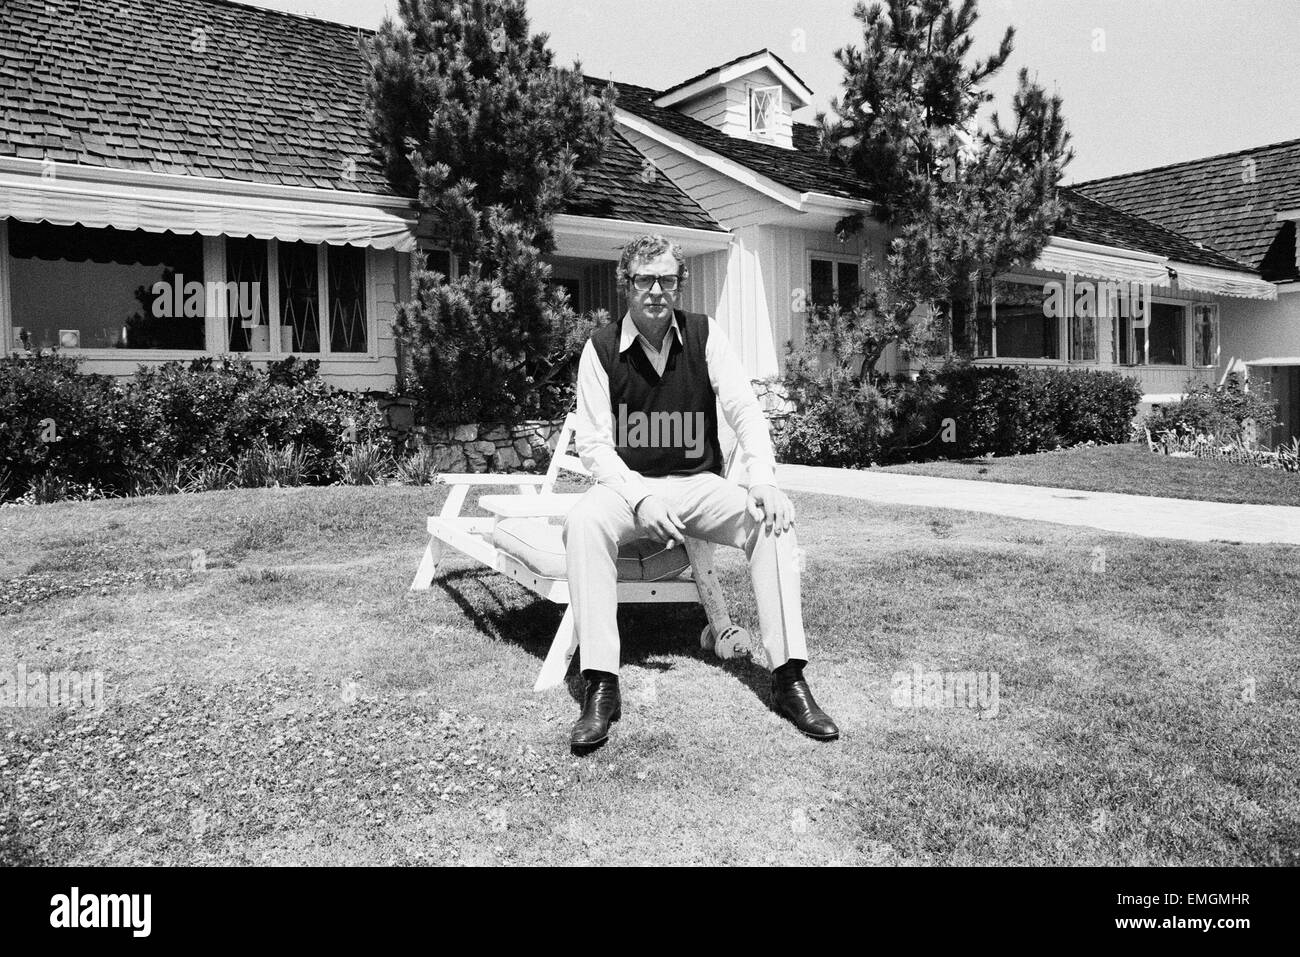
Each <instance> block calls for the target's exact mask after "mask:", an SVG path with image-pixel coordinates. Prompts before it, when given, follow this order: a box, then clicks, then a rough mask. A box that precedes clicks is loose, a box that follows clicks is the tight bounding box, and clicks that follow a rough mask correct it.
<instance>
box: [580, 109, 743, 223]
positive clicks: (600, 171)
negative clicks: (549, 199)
mask: <svg viewBox="0 0 1300 957" xmlns="http://www.w3.org/2000/svg"><path fill="white" fill-rule="evenodd" d="M646 169H650V170H651V171H652V172H654V168H653V166H647V160H646V158H645V157H644V156H642V155H641V153H640V152H638V151H637V149H636V147H635V146H633V145H632V144H631V143H629V142H628V141H627V139H625V138H624V136H623V134H622V133H619V132H617V131H615V133H614V135H613V136H611V137H610V138H609V143H608V145H607V146H606V147H605V155H604V156H602V157H601V160H600V163H599V165H597V166H596V167H595V168H593V169H590V170H587V171H586V172H585V173H583V184H582V188H581V189H580V190H579V191H578V194H577V195H576V196H574V197H573V198H572V199H571V200H569V202H568V204H567V205H566V206H565V209H564V211H565V212H566V213H571V214H573V215H575V216H595V217H599V218H601V219H621V220H624V221H632V222H644V223H661V224H663V225H668V226H689V227H692V228H694V229H712V230H721V229H722V227H721V226H720V225H719V224H718V222H717V220H715V219H714V218H713V217H712V216H710V215H709V214H708V212H707V211H706V210H705V209H704V208H703V207H701V206H700V205H699V204H698V203H697V202H695V200H693V199H691V198H690V197H689V196H687V195H686V193H684V192H682V190H681V189H679V188H678V187H677V186H676V185H675V184H674V183H673V182H672V181H671V180H670V179H668V177H666V176H663V175H660V174H658V173H657V172H655V175H654V176H653V178H650V177H643V171H644V170H646ZM647 179H649V182H647Z"/></svg>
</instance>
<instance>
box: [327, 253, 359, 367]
mask: <svg viewBox="0 0 1300 957" xmlns="http://www.w3.org/2000/svg"><path fill="white" fill-rule="evenodd" d="M326 248H327V253H328V256H327V260H328V261H327V263H326V267H327V269H326V275H327V276H328V278H329V299H328V302H329V310H330V313H329V315H330V352H365V351H366V251H365V250H364V249H358V248H357V247H356V246H329V247H326Z"/></svg>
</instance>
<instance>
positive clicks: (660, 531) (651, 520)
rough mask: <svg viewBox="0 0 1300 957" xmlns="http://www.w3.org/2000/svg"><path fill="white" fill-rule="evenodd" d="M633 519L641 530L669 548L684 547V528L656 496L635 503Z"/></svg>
mask: <svg viewBox="0 0 1300 957" xmlns="http://www.w3.org/2000/svg"><path fill="white" fill-rule="evenodd" d="M635 517H636V520H637V524H638V525H640V526H641V528H643V529H644V530H645V531H647V532H649V533H650V535H651V536H653V537H654V538H657V539H658V540H659V541H661V542H663V543H664V544H666V545H667V546H668V547H669V548H672V547H673V545H682V546H685V544H686V539H685V534H686V526H685V525H684V524H682V520H681V519H680V518H678V517H677V513H676V512H674V511H673V510H672V509H671V508H669V507H668V503H667V502H665V501H664V500H663V499H662V498H660V497H659V496H658V495H647V496H646V497H645V498H643V499H641V501H640V502H638V503H637V506H636V513H635Z"/></svg>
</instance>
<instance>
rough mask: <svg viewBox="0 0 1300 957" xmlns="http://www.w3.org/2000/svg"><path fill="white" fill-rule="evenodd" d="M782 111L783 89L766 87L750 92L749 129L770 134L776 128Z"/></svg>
mask: <svg viewBox="0 0 1300 957" xmlns="http://www.w3.org/2000/svg"><path fill="white" fill-rule="evenodd" d="M780 109H781V88H780V87H779V86H765V87H760V88H758V89H755V90H750V91H749V128H750V129H751V130H753V131H754V132H755V133H770V132H772V130H773V129H774V128H775V126H776V115H777V113H778V112H780Z"/></svg>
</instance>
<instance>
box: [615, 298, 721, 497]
mask: <svg viewBox="0 0 1300 957" xmlns="http://www.w3.org/2000/svg"><path fill="white" fill-rule="evenodd" d="M674 315H676V317H677V325H678V327H679V328H680V329H681V331H682V338H681V341H680V342H679V341H678V339H677V337H676V336H675V335H672V333H671V332H670V333H669V341H670V342H671V343H672V345H671V347H670V349H669V352H668V362H667V364H666V365H665V366H664V374H663V377H662V378H661V377H660V376H658V375H656V374H655V370H654V366H653V365H652V364H651V362H650V360H649V358H647V356H646V354H645V350H644V349H642V348H641V344H640V343H639V342H635V341H634V342H633V343H632V345H631V346H629V347H628V348H627V349H626V350H625V351H624V352H619V351H618V340H619V337H620V336H621V335H622V332H623V323H622V320H615V321H614V322H610V323H607V324H606V325H604V326H602V327H601V328H600V329H598V330H596V332H595V333H594V334H593V335H592V337H591V341H592V345H593V346H595V349H596V356H597V358H599V359H600V364H601V365H602V366H603V367H604V369H605V373H606V375H608V376H609V407H610V411H611V413H612V414H613V424H614V446H615V449H616V450H617V452H618V455H619V458H621V459H622V460H623V461H624V463H626V464H627V467H628V468H630V469H632V470H633V471H635V472H640V473H641V474H642V475H650V476H660V475H692V474H695V473H697V472H713V473H715V474H717V475H721V474H722V446H721V445H720V443H719V442H718V406H717V397H716V396H715V395H714V392H713V385H712V383H710V381H709V366H708V363H707V361H706V359H705V355H706V349H707V347H708V343H709V317H708V316H705V315H701V314H699V313H691V312H682V311H681V310H675V311H674Z"/></svg>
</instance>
